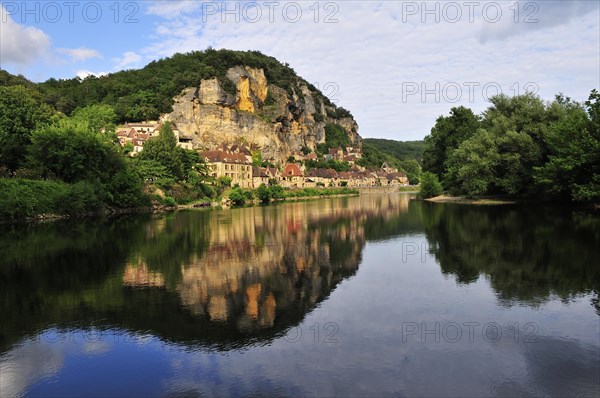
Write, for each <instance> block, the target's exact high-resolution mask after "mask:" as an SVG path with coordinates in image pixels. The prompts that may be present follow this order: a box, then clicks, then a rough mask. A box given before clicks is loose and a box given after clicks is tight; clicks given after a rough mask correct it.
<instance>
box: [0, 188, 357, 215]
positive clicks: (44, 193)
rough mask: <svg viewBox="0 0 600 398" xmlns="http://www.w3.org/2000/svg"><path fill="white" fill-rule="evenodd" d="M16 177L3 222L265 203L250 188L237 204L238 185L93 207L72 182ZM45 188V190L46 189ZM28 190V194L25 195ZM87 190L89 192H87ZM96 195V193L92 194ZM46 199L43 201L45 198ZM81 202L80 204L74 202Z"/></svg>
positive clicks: (289, 197) (293, 193)
mask: <svg viewBox="0 0 600 398" xmlns="http://www.w3.org/2000/svg"><path fill="white" fill-rule="evenodd" d="M18 182H19V183H20V184H19V183H17V181H16V180H14V181H12V182H11V186H12V187H13V188H17V190H18V193H19V195H16V193H17V191H15V192H12V193H13V194H7V193H9V192H8V190H7V191H5V192H3V195H2V196H1V197H0V210H2V209H4V210H2V211H0V224H13V223H45V222H53V221H61V220H67V219H71V218H74V219H79V218H89V217H112V216H118V215H123V214H143V213H166V212H172V211H177V210H190V209H201V208H205V209H228V208H232V207H242V206H244V207H248V206H256V205H260V204H265V202H264V201H262V200H261V199H260V195H259V194H258V190H246V191H245V192H246V193H248V196H247V197H246V198H245V200H244V202H243V203H237V204H236V203H235V202H234V201H233V200H231V198H230V197H229V195H230V194H231V192H232V191H234V190H235V189H239V188H234V189H232V190H228V191H225V192H223V194H222V197H220V198H218V199H217V200H215V199H210V198H205V199H200V200H197V201H194V202H191V203H185V204H176V203H173V204H171V203H169V204H167V203H165V202H166V201H164V200H157V199H153V200H152V201H151V205H148V206H141V207H129V208H119V207H112V206H108V205H106V204H103V203H102V202H101V201H100V200H95V201H94V202H93V206H90V207H88V208H86V207H85V206H84V204H85V203H92V201H90V200H89V199H88V200H83V199H82V198H85V199H87V196H86V195H82V194H81V192H76V191H74V190H72V189H71V188H70V187H71V186H69V185H68V184H64V183H57V182H46V181H25V180H21V181H18ZM42 188H43V189H42ZM25 193H26V195H25ZM86 193H87V192H86ZM278 195H279V196H272V197H270V200H269V202H270V203H277V202H285V201H299V200H316V199H322V198H332V197H343V196H357V195H360V192H359V190H356V189H350V188H304V189H283V188H281V189H280V192H279V194H278ZM92 197H94V198H95V196H92ZM42 199H43V200H42ZM74 203H77V206H74V205H73V204H74Z"/></svg>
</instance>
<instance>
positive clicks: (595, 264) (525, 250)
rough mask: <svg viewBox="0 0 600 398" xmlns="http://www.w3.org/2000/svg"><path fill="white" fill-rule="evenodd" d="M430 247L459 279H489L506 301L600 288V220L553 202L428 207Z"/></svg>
mask: <svg viewBox="0 0 600 398" xmlns="http://www.w3.org/2000/svg"><path fill="white" fill-rule="evenodd" d="M421 216H422V218H423V225H424V227H425V231H426V236H427V239H428V242H429V246H430V251H431V253H432V254H433V255H435V257H436V258H437V260H438V261H439V263H440V266H441V268H442V272H444V273H450V274H454V275H455V276H456V278H457V281H458V282H461V283H471V282H473V281H475V280H477V278H478V276H479V275H480V274H482V273H483V274H486V275H488V276H489V278H490V281H491V285H492V287H493V288H494V290H495V291H496V293H497V295H498V298H499V299H500V301H501V302H503V303H505V304H506V305H511V303H513V302H514V301H518V302H525V303H528V304H538V303H540V302H542V301H544V300H547V299H548V298H549V296H550V295H552V294H554V295H558V296H559V297H561V298H562V299H564V300H568V299H569V298H571V297H574V296H576V295H578V294H586V293H589V292H590V291H596V293H597V292H598V291H600V251H598V247H600V219H599V218H598V217H592V216H590V215H587V214H584V213H580V212H577V211H568V210H562V209H558V208H552V207H543V208H529V207H527V208H522V207H519V208H517V207H510V208H506V207H476V206H462V205H440V204H433V205H432V204H428V203H424V204H422V205H421Z"/></svg>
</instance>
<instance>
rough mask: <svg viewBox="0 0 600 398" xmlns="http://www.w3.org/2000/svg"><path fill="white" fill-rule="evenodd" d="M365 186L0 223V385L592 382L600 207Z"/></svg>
mask: <svg viewBox="0 0 600 398" xmlns="http://www.w3.org/2000/svg"><path fill="white" fill-rule="evenodd" d="M411 199H412V197H411V195H407V194H389V195H363V196H360V197H351V198H334V199H322V200H316V201H306V202H293V203H282V204H277V205H271V206H267V207H252V208H243V209H234V210H224V211H185V212H184V211H182V212H177V213H173V214H163V215H158V216H151V215H136V216H127V217H120V218H118V219H111V220H95V221H85V222H77V223H68V222H67V223H53V224H47V225H28V226H23V225H21V226H4V227H2V229H0V253H1V254H0V396H2V397H3V398H4V397H13V396H34V397H35V396H61V397H69V396H76V397H84V396H102V397H104V396H144V397H145V396H173V397H178V396H247V395H252V396H264V395H268V396H271V395H275V396H344V397H345V396H426V397H446V396H473V397H475V396H476V397H481V396H502V397H504V396H540V397H546V396H557V397H563V396H589V397H598V396H599V395H600V303H599V292H600V217H599V216H598V215H592V214H588V213H585V212H582V211H576V210H564V209H562V210H561V209H557V208H552V207H539V206H538V207H525V208H523V207H476V206H464V205H452V204H430V203H423V202H419V201H414V200H411Z"/></svg>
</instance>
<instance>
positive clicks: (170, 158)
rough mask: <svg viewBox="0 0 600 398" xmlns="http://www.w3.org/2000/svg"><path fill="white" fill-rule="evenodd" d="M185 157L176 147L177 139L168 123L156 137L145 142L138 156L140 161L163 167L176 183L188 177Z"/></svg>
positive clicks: (182, 151)
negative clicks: (149, 161) (154, 163)
mask: <svg viewBox="0 0 600 398" xmlns="http://www.w3.org/2000/svg"><path fill="white" fill-rule="evenodd" d="M186 156H187V155H186V153H185V150H184V149H183V148H181V147H178V146H177V138H176V137H175V134H174V133H173V128H172V127H171V123H169V122H166V123H165V124H163V125H162V126H161V128H160V131H159V136H158V137H156V138H152V139H149V140H148V141H146V143H145V144H144V150H143V151H142V152H140V154H139V158H140V159H141V160H152V161H155V162H157V163H159V164H161V165H163V166H164V167H165V168H166V169H167V171H168V172H169V173H170V174H171V176H172V177H173V178H174V179H175V180H177V181H182V180H184V179H185V178H186V176H187V175H188V171H189V170H186Z"/></svg>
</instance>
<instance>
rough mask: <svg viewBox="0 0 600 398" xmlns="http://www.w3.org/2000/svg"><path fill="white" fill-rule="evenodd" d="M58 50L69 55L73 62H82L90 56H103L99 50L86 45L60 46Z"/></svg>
mask: <svg viewBox="0 0 600 398" xmlns="http://www.w3.org/2000/svg"><path fill="white" fill-rule="evenodd" d="M56 51H58V53H60V54H64V55H66V56H68V57H69V58H71V61H73V62H81V61H85V60H87V59H90V58H102V55H101V54H100V53H99V52H98V51H96V50H93V49H91V48H86V47H79V48H58V49H56Z"/></svg>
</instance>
